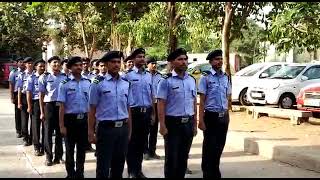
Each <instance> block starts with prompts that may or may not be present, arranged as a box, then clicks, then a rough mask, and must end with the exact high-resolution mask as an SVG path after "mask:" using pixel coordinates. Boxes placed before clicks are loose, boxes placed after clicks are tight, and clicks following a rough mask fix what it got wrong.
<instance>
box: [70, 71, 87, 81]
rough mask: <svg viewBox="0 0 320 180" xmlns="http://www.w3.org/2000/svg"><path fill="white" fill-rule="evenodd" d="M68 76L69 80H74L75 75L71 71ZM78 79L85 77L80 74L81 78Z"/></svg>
mask: <svg viewBox="0 0 320 180" xmlns="http://www.w3.org/2000/svg"><path fill="white" fill-rule="evenodd" d="M68 77H69V78H70V80H75V77H74V75H73V74H72V73H70V75H69V76H68ZM80 79H81V80H82V79H85V77H84V76H82V75H81V78H80Z"/></svg>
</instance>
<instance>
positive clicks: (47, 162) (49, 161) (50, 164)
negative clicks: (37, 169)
mask: <svg viewBox="0 0 320 180" xmlns="http://www.w3.org/2000/svg"><path fill="white" fill-rule="evenodd" d="M44 164H45V165H46V166H52V165H53V163H52V161H51V160H49V159H46V162H45V163H44Z"/></svg>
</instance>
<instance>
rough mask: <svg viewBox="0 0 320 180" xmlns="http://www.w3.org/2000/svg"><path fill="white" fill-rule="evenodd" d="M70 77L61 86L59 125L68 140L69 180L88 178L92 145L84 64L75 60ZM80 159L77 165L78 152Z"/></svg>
mask: <svg viewBox="0 0 320 180" xmlns="http://www.w3.org/2000/svg"><path fill="white" fill-rule="evenodd" d="M67 68H68V69H70V70H71V73H70V75H69V77H68V78H67V79H65V80H63V81H62V83H60V86H59V94H58V99H57V101H58V102H60V109H59V125H60V132H61V135H62V136H64V137H65V147H66V162H65V166H66V171H67V178H84V174H83V173H84V162H85V150H86V148H87V142H88V134H87V132H88V128H87V126H88V123H87V122H88V121H87V119H88V115H87V113H88V111H89V106H88V103H89V89H90V80H89V79H87V78H86V77H84V76H82V75H81V72H82V60H81V57H79V56H74V57H71V58H70V59H69V61H68V63H67ZM75 146H76V147H77V155H76V157H77V159H76V163H75V162H74V148H75ZM75 164H76V170H75Z"/></svg>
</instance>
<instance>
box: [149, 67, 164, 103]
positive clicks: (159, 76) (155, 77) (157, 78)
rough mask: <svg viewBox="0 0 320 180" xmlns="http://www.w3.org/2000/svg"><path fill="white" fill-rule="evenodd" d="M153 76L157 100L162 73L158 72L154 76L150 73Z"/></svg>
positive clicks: (154, 92) (153, 86) (153, 88)
mask: <svg viewBox="0 0 320 180" xmlns="http://www.w3.org/2000/svg"><path fill="white" fill-rule="evenodd" d="M150 74H151V76H152V79H151V81H152V92H153V97H154V98H156V94H157V89H158V85H159V82H160V79H161V77H162V75H161V73H160V72H159V71H156V72H155V74H152V73H151V72H150Z"/></svg>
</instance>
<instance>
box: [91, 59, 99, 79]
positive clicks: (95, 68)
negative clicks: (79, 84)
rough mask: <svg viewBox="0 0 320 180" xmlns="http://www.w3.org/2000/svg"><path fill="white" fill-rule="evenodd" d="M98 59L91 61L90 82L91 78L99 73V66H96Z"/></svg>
mask: <svg viewBox="0 0 320 180" xmlns="http://www.w3.org/2000/svg"><path fill="white" fill-rule="evenodd" d="M98 60H99V59H93V60H92V61H91V72H92V77H91V79H90V80H91V82H92V81H93V79H94V78H95V77H96V76H97V75H98V74H99V73H100V72H99V67H98Z"/></svg>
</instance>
